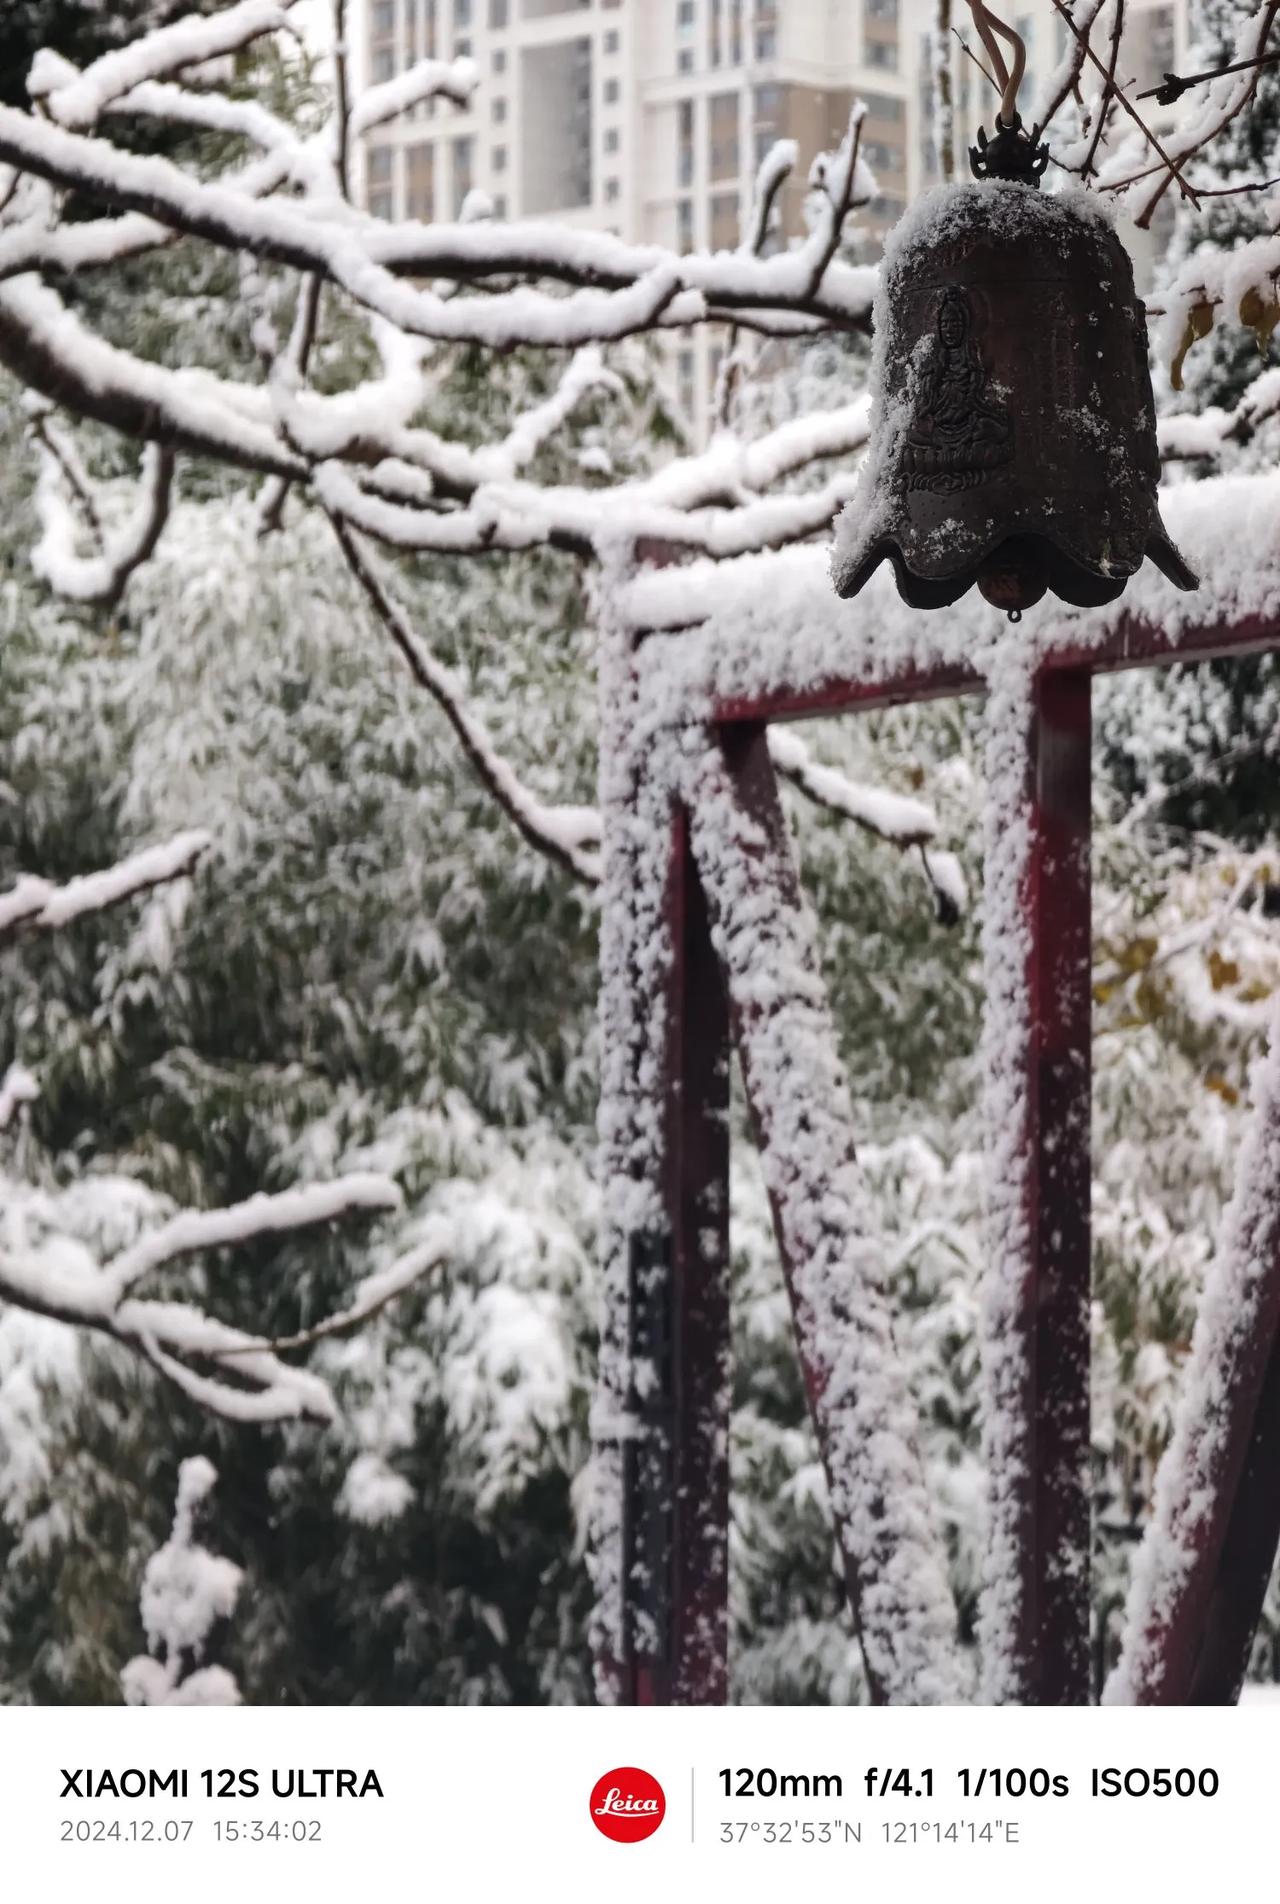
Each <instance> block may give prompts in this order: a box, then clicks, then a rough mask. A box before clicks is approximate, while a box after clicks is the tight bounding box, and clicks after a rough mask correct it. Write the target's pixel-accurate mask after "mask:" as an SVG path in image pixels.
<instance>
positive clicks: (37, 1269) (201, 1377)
mask: <svg viewBox="0 0 1280 1904" xmlns="http://www.w3.org/2000/svg"><path fill="white" fill-rule="evenodd" d="M400 1201H401V1199H400V1193H399V1191H398V1190H397V1188H396V1186H395V1184H394V1183H392V1182H391V1180H390V1179H389V1178H386V1177H376V1176H372V1175H370V1174H368V1173H360V1174H356V1175H354V1176H351V1177H347V1178H339V1179H338V1180H337V1181H336V1182H333V1183H327V1184H313V1185H310V1186H308V1187H307V1188H306V1189H302V1190H292V1191H285V1192H283V1193H282V1194H281V1195H280V1196H278V1197H266V1196H260V1197H252V1198H250V1199H249V1201H248V1202H247V1203H243V1204H237V1205H234V1206H232V1207H231V1208H230V1209H226V1210H205V1211H185V1212H183V1213H182V1215H180V1216H178V1217H175V1218H173V1219H172V1221H171V1222H170V1223H168V1224H165V1225H162V1227H161V1228H160V1229H159V1230H157V1231H155V1232H154V1233H153V1235H152V1236H150V1237H143V1238H142V1239H141V1241H140V1242H139V1243H137V1244H135V1245H134V1246H133V1248H132V1249H130V1250H126V1251H124V1252H123V1253H122V1254H121V1255H120V1256H118V1257H116V1259H115V1260H114V1262H112V1263H109V1264H107V1266H106V1267H105V1268H104V1267H102V1266H100V1265H99V1264H98V1263H97V1262H96V1261H95V1260H94V1259H93V1257H92V1256H91V1255H90V1253H89V1251H88V1250H87V1249H85V1248H84V1246H83V1245H80V1244H76V1243H73V1242H72V1241H71V1240H70V1239H63V1240H62V1241H61V1242H60V1244H59V1246H58V1247H57V1248H55V1249H47V1248H43V1247H40V1246H35V1247H32V1248H29V1249H28V1248H25V1247H24V1245H23V1240H22V1237H21V1233H20V1215H21V1213H20V1211H19V1212H18V1218H19V1223H18V1235H17V1238H16V1242H15V1238H14V1227H15V1226H14V1225H13V1224H11V1225H10V1229H9V1232H8V1233H7V1235H6V1239H5V1241H4V1243H3V1245H0V1300H3V1301H5V1302H10V1303H13V1304H15V1305H16V1306H17V1307H19V1308H22V1309H28V1310H30V1311H31V1312H32V1313H34V1314H36V1315H42V1316H49V1317H51V1318H52V1319H53V1320H55V1321H57V1322H65V1323H69V1324H71V1325H72V1326H74V1327H77V1328H86V1329H92V1330H96V1331H99V1332H101V1333H102V1334H105V1335H110V1336H114V1337H115V1339H116V1340H117V1341H119V1342H123V1343H125V1344H126V1345H127V1346H128V1347H130V1348H132V1349H135V1350H137V1351H139V1352H140V1353H141V1354H142V1355H143V1356H145V1357H146V1359H147V1360H148V1361H149V1362H151V1363H152V1364H153V1366H154V1367H156V1368H157V1369H159V1370H160V1371H161V1372H162V1373H163V1374H164V1375H166V1376H167V1377H168V1378H169V1379H170V1380H171V1381H172V1382H174V1383H175V1384H176V1386H177V1387H179V1388H181V1389H182V1390H183V1392H184V1393H185V1394H187V1395H188V1396H190V1397H191V1399H192V1400H193V1401H196V1402H198V1403H199V1404H200V1405H201V1406H202V1407H205V1408H208V1409H209V1410H211V1411H212V1412H213V1413H215V1414H218V1415H221V1416H223V1417H224V1418H225V1419H227V1420H229V1421H242V1422H247V1421H253V1422H264V1421H288V1420H295V1419H302V1420H308V1421H316V1422H327V1421H330V1420H332V1418H333V1415H334V1406H333V1400H332V1397H331V1396H330V1394H329V1391H328V1389H327V1387H326V1386H325V1384H324V1382H322V1381H321V1380H320V1378H319V1377H318V1376H315V1375H312V1374H310V1373H309V1372H308V1371H307V1370H305V1369H299V1368H291V1367H290V1366H288V1364H286V1363H284V1362H281V1361H279V1360H278V1359H277V1358H276V1356H275V1354H274V1353H273V1352H272V1351H271V1350H270V1349H267V1348H263V1347H262V1346H261V1344H260V1343H258V1342H255V1341H254V1339H253V1338H252V1337H250V1336H249V1335H247V1334H246V1333H245V1331H244V1330H242V1329H235V1328H232V1327H231V1326H230V1325H229V1324H227V1323H224V1322H220V1321H218V1320H217V1318H216V1317H213V1316H209V1315H206V1314H205V1313H204V1312H203V1311H202V1310H200V1309H198V1308H196V1307H195V1306H194V1305H193V1304H191V1303H186V1302H175V1301H167V1300H151V1299H143V1298H139V1297H135V1296H131V1295H129V1293H128V1291H129V1289H130V1288H131V1287H132V1286H133V1284H134V1283H135V1282H136V1281H137V1280H138V1279H139V1278H140V1277H141V1276H142V1275H144V1274H146V1273H149V1272H150V1271H153V1270H155V1269H157V1268H159V1267H161V1266H162V1265H165V1264H168V1263H171V1262H173V1261H175V1260H177V1259H178V1258H179V1257H180V1256H183V1255H186V1254H189V1253H191V1252H192V1251H195V1250H200V1249H210V1248H220V1247H224V1246H226V1245H228V1244H231V1243H242V1242H248V1241H251V1240H252V1239H253V1238H255V1237H258V1236H261V1235H264V1234H284V1233H293V1232H296V1231H299V1230H304V1229H308V1228H314V1227H315V1226H316V1225H317V1224H322V1223H328V1222H331V1221H334V1220H336V1219H338V1218H341V1217H344V1216H349V1215H352V1214H355V1213H357V1212H361V1213H368V1212H376V1211H384V1210H392V1209H395V1208H397V1207H398V1206H399V1203H400ZM371 1280H372V1279H371ZM231 1352H235V1353H236V1357H237V1359H236V1363H235V1374H236V1378H237V1379H236V1381H235V1382H231V1381H228V1380H226V1379H224V1378H223V1377H221V1376H210V1375H206V1374H204V1373H203V1372H202V1370H201V1366H200V1365H201V1364H207V1363H210V1362H216V1361H217V1360H218V1359H219V1358H222V1357H225V1356H227V1355H228V1354H229V1353H231Z"/></svg>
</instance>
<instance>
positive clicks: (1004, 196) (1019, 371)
mask: <svg viewBox="0 0 1280 1904" xmlns="http://www.w3.org/2000/svg"><path fill="white" fill-rule="evenodd" d="M874 329H875V346H874V361H873V367H872V386H873V403H872V423H871V444H870V449H869V452H868V455H867V459H866V461H865V463H864V465H863V468H862V471H861V474H860V476H859V481H858V488H857V492H856V494H855V495H854V497H853V499H852V501H851V502H849V503H848V504H846V506H845V508H844V509H843V510H842V512H841V515H840V518H839V520H838V522H837V524H836V549H835V556H834V560H833V563H832V576H833V580H834V583H835V587H836V591H837V593H838V594H840V595H841V596H845V597H847V596H850V595H856V594H857V592H858V590H859V589H860V588H862V587H863V585H864V584H865V582H866V581H867V578H868V577H869V576H870V574H871V573H872V571H873V570H874V569H875V568H876V566H877V565H878V564H879V563H880V562H882V561H886V560H887V561H890V562H891V563H892V565H893V569H894V574H895V577H896V579H897V584H898V592H899V594H900V595H901V596H902V598H903V599H904V601H906V602H908V603H910V604H911V605H912V606H913V607H916V608H924V609H931V608H945V607H948V606H949V605H950V604H951V603H952V602H955V601H957V600H958V599H959V598H960V596H962V595H963V594H964V593H965V592H966V590H968V589H969V588H971V587H976V588H978V589H979V591H980V592H981V593H982V594H983V595H984V596H985V597H986V599H987V600H988V601H989V602H991V603H992V605H993V606H994V607H996V608H998V609H1001V610H1003V611H1004V612H1005V613H1006V614H1009V615H1012V616H1015V617H1016V616H1018V615H1020V614H1021V612H1022V611H1023V610H1024V609H1026V608H1029V607H1031V606H1032V605H1033V604H1034V603H1035V602H1037V601H1039V600H1040V598H1041V596H1043V595H1044V594H1046V593H1052V594H1054V595H1056V596H1058V597H1059V598H1060V599H1061V600H1063V601H1065V602H1069V603H1071V604H1072V605H1074V606H1076V607H1081V608H1096V607H1102V606H1103V605H1104V604H1105V603H1107V602H1112V601H1115V600H1116V598H1117V597H1118V596H1119V595H1121V594H1122V593H1123V592H1124V589H1125V586H1126V584H1127V583H1128V582H1129V580H1130V579H1131V577H1132V576H1133V575H1135V574H1136V573H1137V571H1138V569H1139V568H1141V566H1142V563H1143V561H1144V559H1145V558H1146V557H1148V556H1149V557H1150V558H1151V560H1152V561H1153V562H1154V563H1155V564H1156V566H1157V567H1158V568H1159V569H1160V570H1161V571H1162V572H1163V573H1164V575H1165V576H1167V578H1168V579H1169V581H1170V582H1172V583H1173V584H1174V586H1175V587H1177V588H1180V589H1193V588H1196V587H1197V586H1198V583H1197V580H1196V577H1195V576H1194V574H1193V573H1192V571H1191V570H1190V568H1188V566H1187V564H1186V563H1185V562H1184V561H1183V559H1182V557H1181V556H1180V555H1179V553H1178V551H1177V550H1176V549H1175V547H1174V546H1173V543H1172V541H1171V540H1170V538H1169V536H1168V533H1167V532H1166V530H1165V526H1164V523H1163V522H1162V521H1161V518H1160V508H1159V500H1158V484H1159V477H1160V458H1159V452H1158V450H1157V446H1156V421H1155V402H1154V399H1153V397H1152V392H1151V373H1150V369H1149V367H1148V362H1147V332H1146V314H1145V312H1144V310H1143V306H1142V303H1141V300H1140V299H1139V297H1138V295H1137V292H1136V289H1135V287H1134V281H1133V266H1132V264H1131V262H1130V260H1129V255H1128V253H1127V252H1126V250H1125V248H1124V246H1123V244H1122V243H1121V241H1120V239H1119V238H1118V237H1117V235H1116V232H1115V230H1114V228H1113V226H1112V225H1111V223H1110V221H1109V220H1108V219H1107V218H1106V217H1105V216H1103V215H1101V214H1100V213H1099V210H1098V208H1097V206H1096V205H1095V204H1091V203H1089V202H1088V201H1087V200H1086V199H1085V198H1084V196H1083V195H1082V194H1080V193H1078V192H1070V193H1061V194H1056V195H1045V194H1043V193H1041V192H1040V191H1039V190H1037V189H1036V187H1035V186H1034V185H1028V184H1025V183H1017V182H1008V181H999V180H997V181H994V182H990V183H985V184H971V183H966V184H960V185H952V186H942V187H939V188H937V189H936V190H935V191H933V192H930V193H926V194H924V195H923V197H922V198H921V199H919V200H917V202H916V204H915V205H914V206H913V207H912V208H911V209H910V211H909V212H908V213H907V214H906V216H905V217H904V218H903V219H902V221H901V222H900V224H899V226H898V228H897V229H896V230H895V232H894V233H892V234H891V236H890V240H889V243H888V245H887V246H886V249H885V257H884V262H883V265H882V267H881V274H880V283H879V287H878V290H877V294H876V303H875V311H874Z"/></svg>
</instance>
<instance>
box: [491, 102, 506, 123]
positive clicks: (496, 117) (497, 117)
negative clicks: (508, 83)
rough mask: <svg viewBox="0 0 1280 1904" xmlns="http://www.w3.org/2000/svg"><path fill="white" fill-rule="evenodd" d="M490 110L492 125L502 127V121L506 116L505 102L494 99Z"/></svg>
mask: <svg viewBox="0 0 1280 1904" xmlns="http://www.w3.org/2000/svg"><path fill="white" fill-rule="evenodd" d="M490 110H491V111H492V113H493V123H494V124H495V125H496V126H500V125H502V124H503V122H504V120H505V119H506V116H507V102H506V100H505V99H495V100H494V102H493V105H492V107H491V108H490Z"/></svg>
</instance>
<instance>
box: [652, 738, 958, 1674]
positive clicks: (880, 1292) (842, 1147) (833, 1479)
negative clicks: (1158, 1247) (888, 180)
mask: <svg viewBox="0 0 1280 1904" xmlns="http://www.w3.org/2000/svg"><path fill="white" fill-rule="evenodd" d="M686 752H687V754H689V755H690V756H691V757H690V758H689V759H688V764H687V768H686V772H685V775H684V778H683V791H684V796H685V799H686V801H687V803H688V808H689V813H690V840H691V845H692V848H693V853H694V857H695V859H696V861H697V864H698V869H699V873H700V875H701V878H702V881H703V885H704V888H705V890H706V892H707V896H708V902H709V905H710V908H711V913H712V919H713V934H714V937H715V940H716V944H717V949H718V951H719V952H720V955H721V957H722V959H723V960H724V964H725V971H726V976H727V979H728V985H729V992H730V997H731V999H732V1002H733V1007H734V1014H735V1021H736V1024H737V1027H738V1040H739V1049H740V1051H741V1054H742V1061H743V1067H744V1071H745V1074H746V1076H747V1079H748V1089H749V1094H750V1097H751V1100H752V1104H753V1108H754V1112H755V1118H756V1123H757V1129H758V1133H759V1139H760V1146H761V1152H762V1160H763V1165H764V1172H765V1179H766V1182H767V1184H768V1187H769V1192H770V1196H771V1199H772V1202H773V1205H774V1210H775V1213H776V1222H777V1226H778V1230H779V1235H780V1238H781V1240H782V1247H783V1250H784V1253H785V1256H786V1258H787V1259H788V1260H789V1262H790V1265H791V1278H792V1284H793V1290H794V1295H793V1301H794V1306H795V1317H796V1326H797V1332H798V1335H799V1341H800V1354H801V1360H802V1364H803V1365H804V1366H805V1367H806V1368H807V1369H808V1370H810V1371H812V1375H811V1384H810V1391H811V1405H812V1406H813V1408H814V1411H815V1413H816V1416H817V1418H818V1422H819V1428H820V1434H821V1440H822V1446H823V1450H824V1454H825V1458H826V1465H827V1471H828V1479H829V1484H830V1488H831V1497H832V1506H833V1510H834V1513H835V1516H836V1525H837V1527H838V1529H839V1534H840V1539H841V1543H842V1545H843V1547H844V1550H845V1552H846V1555H847V1556H848V1559H849V1562H850V1564H851V1567H852V1570H853V1573H854V1575H855V1582H851V1591H852V1592H854V1593H856V1596H857V1620H858V1627H859V1631H860V1633H861V1636H862V1642H863V1648H864V1652H865V1655H866V1661H867V1669H868V1672H869V1674H870V1675H871V1676H872V1677H873V1679H874V1681H875V1682H876V1683H877V1684H878V1685H879V1686H880V1687H881V1688H882V1690H883V1693H884V1696H885V1697H886V1698H887V1699H888V1700H889V1702H890V1703H894V1704H912V1705H931V1704H939V1703H942V1704H946V1703H951V1702H954V1701H955V1700H957V1699H959V1698H960V1697H961V1696H962V1692H963V1689H964V1672H963V1668H962V1666H961V1663H960V1660H959V1657H958V1654H957V1651H956V1640H955V1607H954V1603H953V1601H952V1598H951V1591H950V1587H949V1585H948V1580H947V1570H946V1561H945V1555H944V1552H943V1549H942V1545H941V1542H940V1539H939V1537H938V1534H937V1531H936V1528H935V1525H934V1517H933V1511H932V1508H931V1506H930V1503H929V1500H928V1497H927V1494H926V1491H925V1485H924V1474H923V1469H922V1466H921V1463H920V1458H919V1453H918V1448H917V1426H916V1408H915V1402H914V1398H913V1397H912V1395H911V1392H910V1389H909V1386H908V1384H907V1382H906V1380H905V1378H904V1373H903V1369H902V1365H901V1363H900V1360H899V1357H898V1352H897V1349H896V1346H895V1343H894V1330H893V1323H892V1320H891V1315H890V1308H889V1301H888V1296H887V1291H886V1287H885V1266H884V1262H883V1257H882V1255H881V1252H880V1251H879V1249H878V1247H877V1244H876V1241H875V1238H874V1225H873V1224H872V1222H871V1220H870V1214H869V1208H868V1204H867V1199H866V1194H865V1190H864V1188H863V1185H862V1181H861V1175H860V1172H859V1168H858V1165H857V1162H856V1158H855V1155H854V1146H853V1136H852V1124H853V1114H852V1106H851V1103H850V1100H849V1093H848V1087H847V1084H846V1082H845V1079H844V1076H843V1073H842V1069H841V1065H840V1060H839V1056H838V1040H837V1036H836V1031H835V1025H834V1023H833V1021H832V1018H831V1014H830V1007H829V1005H828V1003H827V999H826V992H825V987H824V985H823V983H822V979H821V976H820V966H819V960H818V955H817V948H816V934H815V926H814V921H813V918H812V916H811V914H810V913H809V910H808V907H807V905H806V904H805V903H804V902H803V901H802V900H799V898H798V896H797V894H796V892H795V890H794V884H793V882H794V874H792V873H791V871H790V868H789V866H788V865H787V864H786V862H785V860H784V859H783V856H782V852H781V842H780V841H777V840H772V839H770V837H769V835H768V833H767V832H766V831H765V830H764V828H763V827H762V826H761V824H760V821H759V820H758V819H757V818H756V817H755V816H754V815H751V814H749V813H748V812H747V811H746V809H745V808H744V806H743V804H742V800H741V795H740V793H739V791H738V790H737V789H736V788H735V786H734V784H733V782H732V779H731V777H730V775H729V773H728V771H727V769H726V766H725V763H724V760H723V757H722V756H721V754H720V751H719V748H718V746H717V745H716V744H715V743H714V742H709V741H708V740H706V739H702V740H701V742H700V744H699V743H698V742H697V741H696V740H695V744H694V747H693V748H688V747H687V746H686Z"/></svg>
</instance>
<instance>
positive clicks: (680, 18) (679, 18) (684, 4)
mask: <svg viewBox="0 0 1280 1904" xmlns="http://www.w3.org/2000/svg"><path fill="white" fill-rule="evenodd" d="M676 25H677V26H678V27H681V28H683V29H684V30H685V31H686V32H687V31H688V29H689V28H690V27H691V26H692V25H693V0H676Z"/></svg>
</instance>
